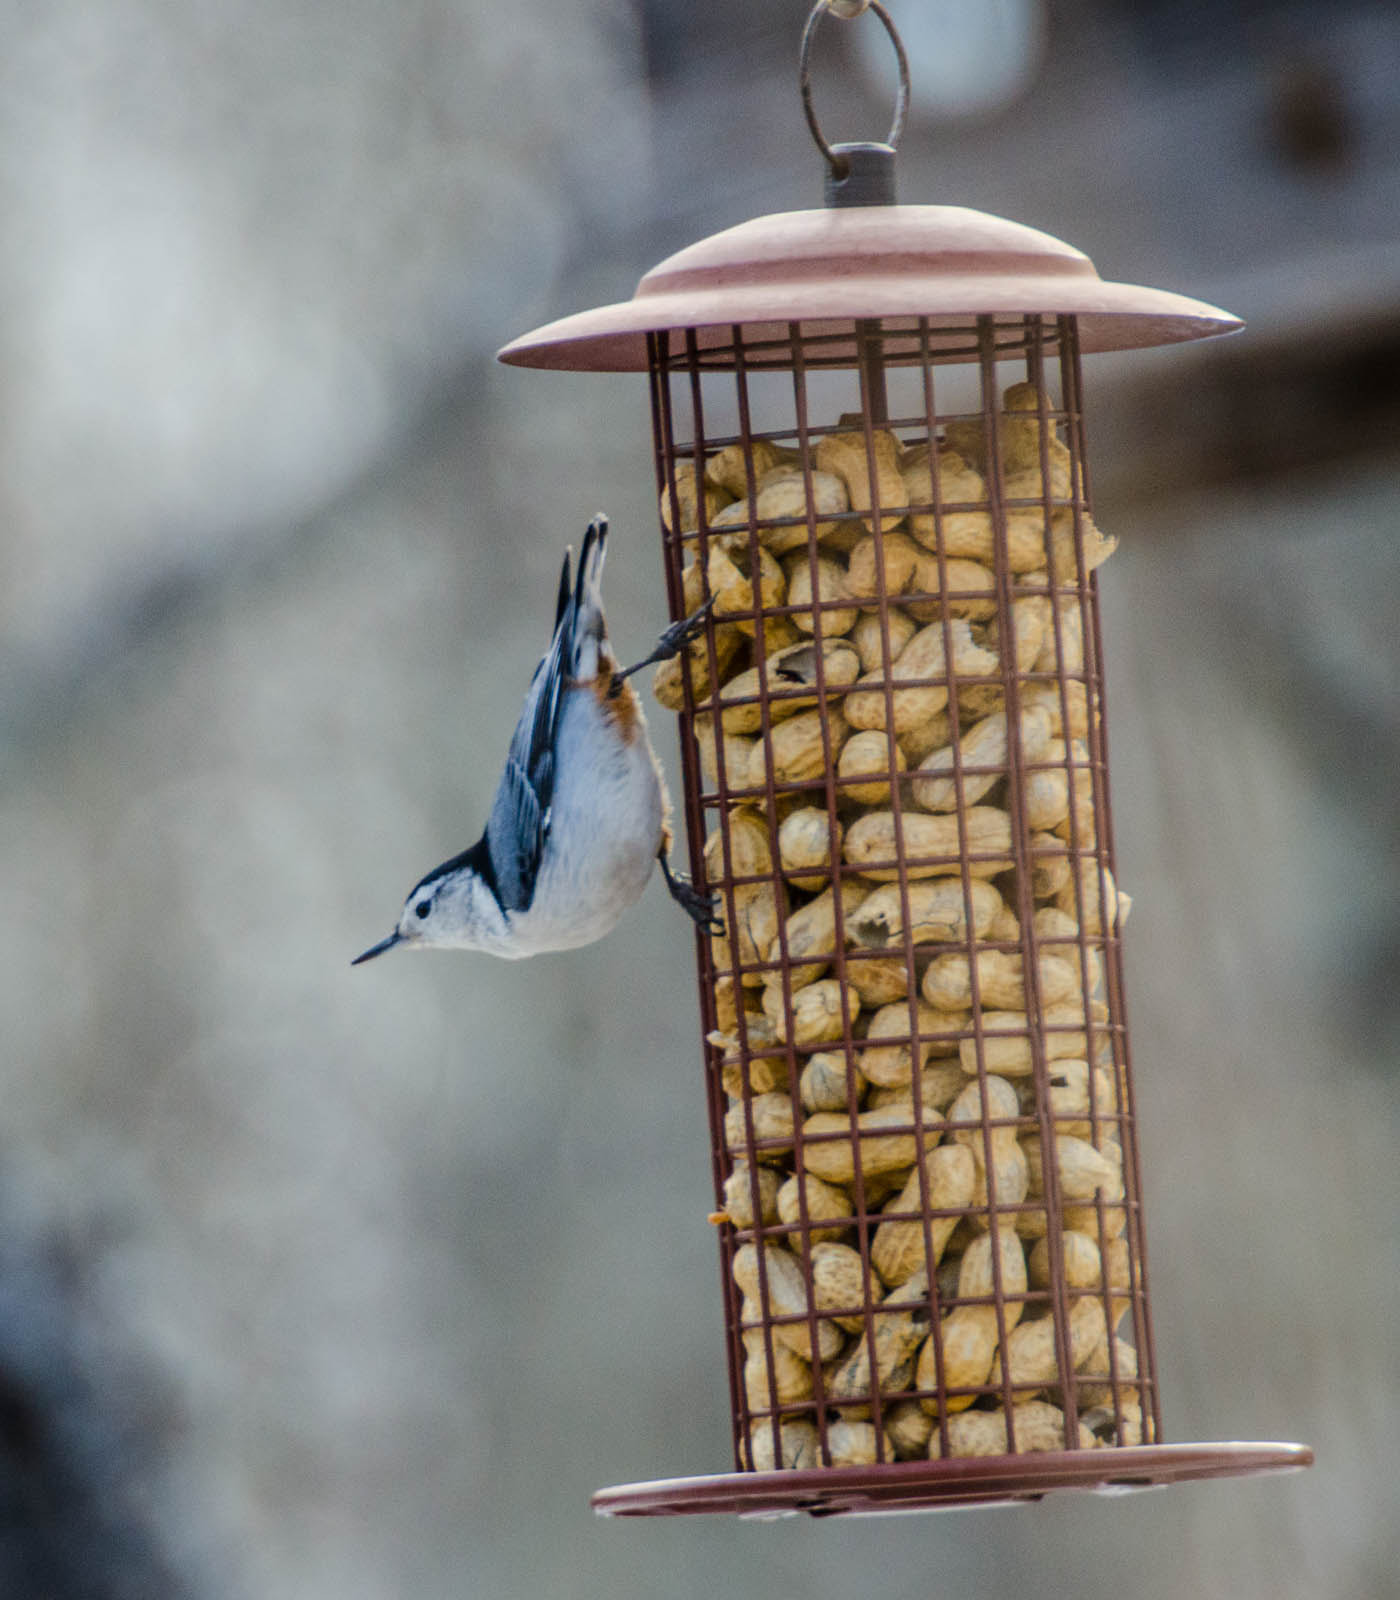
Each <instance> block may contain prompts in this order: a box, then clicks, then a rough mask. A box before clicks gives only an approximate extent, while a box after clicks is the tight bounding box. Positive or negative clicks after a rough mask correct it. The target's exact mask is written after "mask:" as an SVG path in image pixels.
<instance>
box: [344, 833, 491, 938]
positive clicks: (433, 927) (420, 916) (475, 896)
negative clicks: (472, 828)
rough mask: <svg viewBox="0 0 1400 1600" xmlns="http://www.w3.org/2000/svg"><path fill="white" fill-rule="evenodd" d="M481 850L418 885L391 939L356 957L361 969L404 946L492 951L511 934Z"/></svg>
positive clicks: (457, 859) (443, 867)
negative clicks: (482, 862) (364, 963)
mask: <svg viewBox="0 0 1400 1600" xmlns="http://www.w3.org/2000/svg"><path fill="white" fill-rule="evenodd" d="M479 851H480V847H474V848H473V849H472V850H469V851H467V852H466V853H465V854H464V855H461V856H455V857H454V858H453V859H452V860H451V861H445V862H443V864H442V865H441V866H440V867H434V869H433V870H432V871H431V872H430V873H429V874H428V875H427V877H425V878H423V879H421V880H420V881H419V882H418V883H417V884H415V885H414V887H413V890H412V892H411V893H410V894H409V896H408V899H407V900H405V901H404V903H403V910H402V911H401V912H400V913H399V921H398V926H397V927H396V928H395V929H394V931H393V932H392V933H391V934H390V935H389V937H388V938H387V939H381V940H380V941H379V943H378V944H374V945H371V946H370V947H369V949H368V950H366V951H364V952H363V953H362V954H360V955H358V956H356V957H355V959H354V961H352V962H351V963H350V964H351V966H359V964H360V963H361V962H362V961H369V960H371V959H372V958H373V957H375V956H382V955H383V954H384V952H385V951H386V950H394V949H397V948H399V947H400V946H418V947H419V948H422V949H427V948H429V947H432V946H437V947H438V948H446V949H453V950H489V949H491V948H492V947H493V945H494V944H495V943H496V942H497V941H499V940H500V939H501V938H502V937H503V936H504V934H505V931H506V926H505V917H504V915H503V914H502V911H501V906H500V902H499V901H498V900H497V898H496V894H495V891H494V890H493V888H492V887H491V884H490V882H489V880H488V877H487V876H485V875H483V873H482V871H481V865H480V863H479V861H478V860H477V859H476V858H477V856H478V855H479Z"/></svg>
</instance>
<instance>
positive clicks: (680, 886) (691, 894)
mask: <svg viewBox="0 0 1400 1600" xmlns="http://www.w3.org/2000/svg"><path fill="white" fill-rule="evenodd" d="M657 860H658V861H660V863H661V873H662V876H663V877H664V878H665V879H666V890H667V893H668V894H669V895H670V896H671V898H672V899H673V900H674V901H675V902H676V904H677V905H678V906H679V907H680V908H681V910H682V911H684V912H685V914H686V915H687V916H688V917H689V918H690V920H691V921H692V922H693V923H694V924H695V926H696V927H697V928H702V929H703V930H704V931H705V932H706V933H713V934H716V935H720V934H723V932H724V923H723V921H721V919H720V917H719V916H718V915H717V912H716V908H717V907H718V905H719V896H718V895H717V894H706V893H705V891H704V890H703V889H697V888H696V887H695V885H694V884H693V883H692V882H691V881H690V879H689V878H685V877H682V876H681V874H680V873H679V872H676V871H675V870H674V869H673V868H672V866H671V863H670V861H669V860H668V859H667V858H666V856H664V855H660V856H658V857H657Z"/></svg>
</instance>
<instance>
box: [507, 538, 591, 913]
mask: <svg viewBox="0 0 1400 1600" xmlns="http://www.w3.org/2000/svg"><path fill="white" fill-rule="evenodd" d="M575 612H576V607H575V604H574V598H573V594H572V592H571V589H570V583H569V557H568V556H567V555H566V556H565V557H564V570H563V573H562V574H561V577H560V583H559V604H558V608H557V610H556V612H555V624H554V637H553V639H552V640H551V641H550V645H549V649H548V651H546V653H545V656H544V658H543V660H542V661H541V662H540V664H539V666H537V667H536V668H535V675H534V677H533V678H531V680H530V687H529V690H528V691H527V692H526V695H525V704H524V706H523V707H522V708H521V712H520V721H519V722H517V723H516V725H515V733H514V735H513V736H512V738H511V741H510V750H509V753H508V754H507V756H506V769H505V771H504V772H503V773H502V774H501V781H500V784H499V785H498V786H497V789H496V797H495V800H494V801H493V802H492V805H491V816H490V818H489V820H488V821H487V824H486V843H487V848H488V850H489V851H490V853H491V865H492V868H493V870H494V872H495V877H496V895H497V898H498V899H499V900H500V902H501V907H502V909H503V910H506V911H524V910H525V909H526V908H527V907H528V906H529V904H530V901H531V900H532V899H533V898H534V893H535V879H536V877H537V876H538V874H539V867H540V857H541V855H542V854H543V853H544V842H545V838H546V836H547V835H548V832H549V807H550V802H551V800H552V798H553V795H554V738H555V733H556V731H557V729H558V725H559V707H560V703H561V700H562V697H563V692H564V685H565V682H566V679H567V665H568V662H569V661H570V660H571V659H572V656H573V632H574V617H575Z"/></svg>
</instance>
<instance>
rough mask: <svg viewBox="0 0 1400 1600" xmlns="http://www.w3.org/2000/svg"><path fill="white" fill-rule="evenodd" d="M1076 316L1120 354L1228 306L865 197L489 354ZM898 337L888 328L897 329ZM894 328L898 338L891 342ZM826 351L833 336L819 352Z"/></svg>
mask: <svg viewBox="0 0 1400 1600" xmlns="http://www.w3.org/2000/svg"><path fill="white" fill-rule="evenodd" d="M1037 314H1038V315H1046V316H1075V317H1077V318H1078V319H1079V342H1080V348H1081V349H1082V350H1085V351H1093V350H1132V349H1141V348H1143V347H1145V346H1149V345H1160V344H1173V343H1177V342H1179V341H1183V340H1187V339H1204V338H1209V337H1210V336H1212V335H1214V334H1221V333H1233V332H1234V331H1235V330H1236V329H1238V328H1240V327H1242V326H1243V324H1242V323H1241V322H1240V320H1239V318H1238V317H1233V316H1231V315H1230V313H1229V312H1227V311H1221V310H1219V309H1218V308H1217V307H1215V306H1209V305H1205V304H1203V303H1202V302H1201V301H1199V300H1188V299H1187V298H1185V297H1184V296H1183V295H1179V294H1169V293H1167V292H1166V291H1164V290H1161V289H1147V288H1142V287H1139V286H1138V285H1136V284H1126V283H1107V282H1105V281H1104V280H1103V279H1102V278H1100V277H1099V275H1098V273H1097V271H1096V270H1095V268H1094V264H1093V262H1092V261H1090V260H1089V258H1088V256H1086V255H1085V254H1084V253H1083V252H1082V251H1080V250H1076V249H1075V248H1074V247H1073V246H1072V245H1068V244H1065V243H1064V242H1063V241H1062V240H1060V239H1056V238H1053V237H1052V236H1051V235H1050V234H1048V233H1041V232H1040V231H1039V230H1038V229H1036V228H1028V227H1025V226H1023V225H1022V224H1021V223H1018V222H1008V221H1007V220H1005V219H1004V218H1002V217H993V216H989V215H988V214H987V213H986V212H982V211H971V210H968V209H967V208H966V207H963V206H906V205H876V206H857V207H851V208H841V207H833V208H826V209H821V210H813V211H784V212H779V213H776V214H774V215H771V216H766V217H756V218H754V219H753V220H752V221H749V222H742V223H740V224H739V225H738V226H737V227H733V228H726V229H725V230H724V232H722V233H717V234H713V235H711V237H709V238H708V239H702V240H700V241H699V243H697V244H693V245H690V246H688V247H687V248H686V249H684V250H681V251H678V252H677V253H676V254H675V255H673V256H668V257H667V258H666V260H664V261H662V262H660V263H659V264H658V265H657V266H654V267H653V268H652V269H651V271H650V272H648V273H647V274H646V276H645V277H644V278H643V279H642V280H641V282H640V283H639V284H638V285H637V291H636V293H635V294H634V295H633V296H632V298H631V299H630V300H627V301H624V302H622V303H620V304H618V305H610V306H600V307H598V308H597V309H595V310H592V311H581V312H579V313H577V314H576V315H574V316H570V317H563V318H561V319H560V320H559V321H557V322H551V323H548V324H547V325H546V326H545V327H543V328H537V329H535V330H534V332H532V333H527V334H522V335H521V336H520V337H519V338H518V339H513V340H512V341H511V342H510V343H509V344H508V345H506V347H505V348H504V349H503V350H502V351H500V353H499V359H500V360H502V361H504V362H508V363H509V364H511V365H513V366H521V367H553V368H559V369H567V370H573V371H586V372H635V371H645V370H646V367H647V335H648V334H649V333H659V332H661V331H663V330H667V329H671V330H674V329H685V328H694V329H696V330H697V334H696V337H697V342H698V345H699V348H700V350H701V351H702V352H703V351H705V350H707V349H708V350H715V349H718V348H722V347H727V346H729V345H730V344H731V343H732V342H733V332H732V330H733V328H734V326H735V325H736V324H742V325H743V327H744V337H745V343H746V344H750V343H757V344H762V343H763V342H765V341H768V340H777V341H786V340H787V338H788V334H789V328H790V324H792V323H800V324H801V325H802V332H803V334H804V335H822V334H825V335H840V334H841V333H843V332H846V333H849V334H850V335H851V346H850V351H851V354H852V355H854V352H855V338H854V332H855V323H856V321H857V319H868V318H880V319H881V323H882V332H883V333H884V335H885V346H884V359H885V360H886V361H887V362H891V363H898V362H899V361H901V360H905V361H914V360H917V359H918V358H919V339H918V333H917V330H918V327H919V322H920V319H922V318H926V319H928V326H929V328H930V330H931V343H932V346H933V354H934V358H935V359H938V358H939V355H940V352H939V349H938V345H939V339H938V333H939V331H940V330H946V331H947V333H948V335H949V337H948V338H947V340H946V349H945V350H944V351H943V352H942V359H945V360H958V359H966V358H967V357H966V354H965V351H966V341H965V339H964V338H953V337H952V330H953V329H954V328H960V329H962V330H963V331H964V332H965V331H966V329H967V327H968V324H969V323H970V321H971V319H972V318H974V317H977V316H995V317H998V318H1001V317H1004V318H1006V319H1007V321H1008V322H1013V321H1014V322H1018V323H1019V322H1020V320H1021V319H1022V318H1023V317H1025V316H1027V315H1037ZM900 333H904V334H905V335H906V337H905V338H904V339H902V340H901V339H900V338H899V337H898V335H899V334H900ZM891 334H893V335H895V337H893V338H891V337H890V335H891ZM828 353H829V354H832V355H839V354H840V353H841V350H840V346H839V345H837V346H836V347H835V348H834V349H829V351H828Z"/></svg>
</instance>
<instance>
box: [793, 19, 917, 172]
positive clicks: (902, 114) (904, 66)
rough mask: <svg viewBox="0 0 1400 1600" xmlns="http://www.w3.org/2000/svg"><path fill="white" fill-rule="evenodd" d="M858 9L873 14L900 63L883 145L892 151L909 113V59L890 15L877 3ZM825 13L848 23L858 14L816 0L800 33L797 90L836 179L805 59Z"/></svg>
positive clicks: (834, 156) (833, 155) (838, 161)
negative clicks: (880, 23)
mask: <svg viewBox="0 0 1400 1600" xmlns="http://www.w3.org/2000/svg"><path fill="white" fill-rule="evenodd" d="M861 9H868V10H870V11H873V12H874V13H875V15H876V16H877V17H879V19H880V21H881V22H882V23H883V24H884V26H885V32H886V33H887V34H889V36H890V43H891V44H892V45H893V46H894V53H895V58H896V60H897V61H898V62H899V93H898V95H897V96H896V98H895V103H894V121H893V122H892V123H891V124H890V131H889V136H888V137H887V138H886V140H885V143H886V144H887V145H889V146H890V148H891V149H893V148H894V147H895V145H897V144H898V143H899V138H900V135H901V134H902V133H903V132H904V120H905V118H906V117H907V116H908V114H909V58H908V57H907V56H906V55H905V53H904V41H903V40H902V39H901V38H900V37H899V34H898V32H897V31H896V29H895V25H894V23H893V22H892V21H891V20H890V14H889V12H888V11H886V10H885V8H884V6H882V5H881V4H880V0H868V5H867V6H864V7H862V8H861ZM828 11H835V13H836V15H837V16H838V17H843V18H846V19H847V20H849V17H850V16H854V15H859V12H852V11H849V10H848V9H846V8H842V9H838V7H837V4H836V3H834V0H817V3H816V5H814V6H813V7H812V14H811V15H810V16H809V17H808V18H807V26H806V27H805V28H804V29H803V30H802V53H801V56H800V57H799V59H798V74H797V82H798V87H799V88H800V89H801V90H802V109H803V111H804V112H806V114H807V126H808V127H809V128H810V129H811V130H812V137H813V139H815V140H816V143H817V149H818V150H820V151H821V153H822V154H823V155H824V156H825V157H826V161H827V165H828V166H829V167H830V168H831V169H832V171H833V172H836V173H837V175H838V176H839V175H840V174H839V168H840V165H841V164H842V163H841V158H840V157H839V156H838V155H837V154H836V152H835V151H834V150H833V149H832V148H831V146H830V145H829V144H828V143H827V142H826V137H825V135H824V134H823V133H822V130H821V125H820V124H819V123H818V121H817V114H816V112H815V111H814V110H813V109H812V73H811V69H810V66H809V64H808V58H809V57H810V55H811V53H812V40H813V39H814V38H815V37H816V34H817V24H818V23H819V22H820V21H821V19H822V18H823V17H824V16H825V15H826V13H827V12H828Z"/></svg>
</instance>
